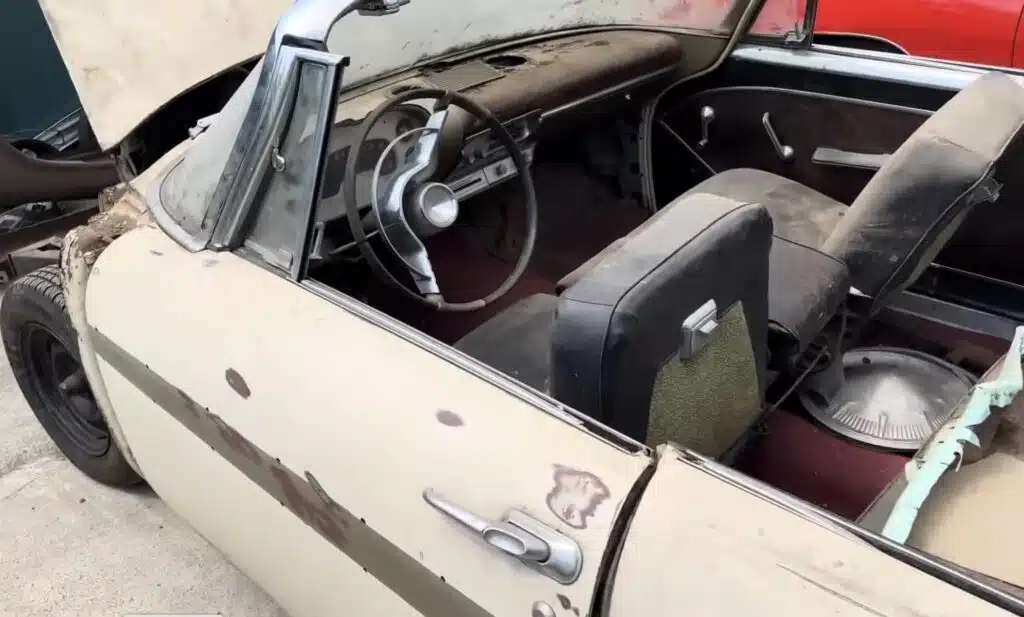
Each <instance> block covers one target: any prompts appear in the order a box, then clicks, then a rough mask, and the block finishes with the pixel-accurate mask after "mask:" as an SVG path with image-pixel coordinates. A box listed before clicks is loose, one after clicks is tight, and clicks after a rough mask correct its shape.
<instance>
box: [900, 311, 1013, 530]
mask: <svg viewBox="0 0 1024 617" xmlns="http://www.w3.org/2000/svg"><path fill="white" fill-rule="evenodd" d="M1021 356H1024V326H1018V327H1017V330H1016V331H1015V332H1014V335H1013V342H1012V343H1010V349H1009V351H1008V352H1007V354H1006V360H1005V361H1004V362H1003V365H1002V366H1001V367H1000V368H999V371H998V372H997V373H996V374H995V375H993V376H992V377H990V378H989V379H988V380H986V381H983V382H981V383H978V384H976V385H975V386H974V388H973V389H972V390H971V393H970V395H969V398H968V400H967V404H966V405H964V406H962V407H961V408H960V409H959V410H958V412H957V413H955V414H954V415H953V417H951V418H950V419H949V420H947V421H946V423H945V424H943V425H942V427H940V428H939V430H937V431H936V432H935V435H933V436H932V438H931V439H930V440H929V441H928V443H927V444H926V445H925V447H923V448H921V450H919V451H918V453H917V454H916V455H915V456H914V458H913V459H911V460H910V461H909V462H908V463H907V466H906V467H905V468H904V473H905V474H906V476H907V486H906V488H905V489H903V492H902V493H901V494H900V496H899V497H898V498H897V500H896V505H895V507H893V510H892V512H891V513H890V514H889V518H888V519H887V520H886V522H885V526H884V527H883V528H882V535H883V536H885V537H886V538H889V539H890V540H893V541H895V542H899V543H901V544H902V543H904V542H906V541H907V538H908V537H910V531H911V529H913V526H914V521H915V520H916V519H917V513H918V511H919V510H920V509H921V506H922V505H924V502H925V500H926V499H927V498H928V494H929V493H930V492H931V490H932V488H934V487H935V485H936V484H937V483H938V481H939V478H941V477H942V474H944V473H945V472H946V470H947V469H949V468H950V467H951V466H952V465H954V463H955V464H956V465H957V466H958V467H959V462H960V460H961V458H962V456H963V452H964V444H965V443H970V444H974V445H975V446H980V443H979V441H978V435H977V434H976V433H975V432H974V429H975V427H977V426H978V425H980V424H981V423H982V422H984V421H985V420H987V419H988V417H989V416H990V415H991V414H992V407H1006V406H1008V405H1009V404H1010V403H1011V402H1013V399H1014V397H1016V396H1017V394H1018V393H1019V392H1020V391H1021V390H1022V389H1024V377H1022V375H1021V363H1020V360H1019V359H1020V358H1021ZM1015 358H1016V359H1017V361H1013V359H1015ZM954 471H956V470H955V469H954Z"/></svg>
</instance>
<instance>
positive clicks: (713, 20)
mask: <svg viewBox="0 0 1024 617" xmlns="http://www.w3.org/2000/svg"><path fill="white" fill-rule="evenodd" d="M295 1H296V0H147V1H146V2H142V3H139V2H137V1H136V0H88V1H83V0H39V3H40V6H41V7H42V9H43V13H44V15H45V16H46V19H47V21H48V23H49V25H50V29H51V31H52V32H53V36H54V39H55V40H56V43H57V47H58V48H59V49H60V52H61V55H62V56H63V58H64V63H65V64H66V65H67V67H68V70H69V72H70V74H71V79H72V81H73V82H74V84H75V87H76V88H77V90H78V94H79V98H80V99H81V101H82V106H83V107H84V109H85V113H86V115H87V116H88V118H89V121H90V123H91V125H92V128H93V130H94V132H95V134H96V137H97V139H98V141H99V143H100V146H101V147H103V149H105V150H106V149H109V148H111V147H113V146H115V145H117V144H118V143H119V142H120V141H122V140H123V139H124V138H125V137H126V136H127V135H129V134H130V133H131V132H132V131H133V130H134V129H135V127H136V126H138V125H139V123H141V122H142V121H143V120H145V119H146V118H147V117H149V116H150V115H151V114H152V113H153V112H155V111H157V110H158V109H160V107H162V106H163V105H164V104H166V103H167V102H168V101H170V100H171V99H173V98H174V97H176V96H178V95H179V94H181V93H182V92H184V91H186V90H188V89H190V88H192V87H194V86H195V85H197V84H199V83H201V82H203V81H205V80H207V79H210V78H211V77H214V76H216V75H217V74H219V73H221V72H222V71H224V70H226V69H229V68H231V67H233V66H236V65H237V64H239V63H241V62H244V61H245V60H248V59H250V58H252V57H254V56H257V55H259V54H261V53H263V52H264V51H265V50H266V48H267V44H268V43H269V41H270V38H271V35H272V33H273V31H274V27H275V26H276V24H277V22H278V20H279V19H280V17H281V15H282V14H283V13H284V12H285V11H286V10H287V9H288V8H289V7H291V6H293V4H294V2H295ZM297 1H300V2H312V1H314V0H297ZM752 1H753V0H618V1H616V2H608V1H607V0H572V1H566V0H517V2H516V3H514V4H515V6H514V7H513V6H512V5H510V4H509V3H508V0H476V1H474V2H469V3H467V2H465V1H464V0H421V1H418V2H415V3H412V4H410V5H408V6H406V7H404V8H403V9H402V10H401V11H400V12H399V13H398V14H396V15H393V16H389V17H388V18H386V19H381V20H379V21H377V19H378V18H362V17H355V16H353V17H354V18H348V19H344V20H342V21H340V22H338V23H337V24H335V26H334V27H333V28H332V30H331V33H330V38H329V40H328V41H327V48H328V50H330V51H332V52H335V53H349V54H352V55H353V56H354V58H353V62H352V63H351V65H349V67H348V68H347V69H346V70H345V81H346V84H349V85H351V84H355V83H359V82H361V81H363V80H366V79H372V78H374V77H375V76H377V75H380V74H383V73H387V72H389V71H393V70H399V69H402V68H404V67H408V66H410V65H413V64H415V63H417V62H422V61H424V60H425V59H429V58H436V57H439V56H441V55H444V54H446V53H449V52H451V51H452V50H459V49H467V48H472V47H475V46H478V45H481V44H485V43H487V42H488V41H498V40H509V39H513V38H517V37H521V36H529V35H531V34H537V33H541V32H551V31H563V30H570V29H574V28H580V27H594V26H599V27H607V26H614V27H620V26H626V27H636V26H640V27H656V28H659V29H660V28H671V29H676V28H680V29H685V30H687V31H689V32H707V33H709V34H712V33H713V34H714V35H715V36H719V37H721V36H723V35H728V34H731V33H732V32H733V31H734V30H735V28H737V27H738V26H739V22H740V20H739V16H740V14H741V13H743V10H745V9H746V8H747V7H748V6H749V5H750V3H751V2H752ZM782 1H783V2H784V3H786V4H787V5H788V4H793V5H794V6H796V5H799V6H802V5H803V3H804V2H806V0H782ZM365 19H373V20H374V22H373V23H370V22H368V21H365ZM401 41H404V42H403V43H402V44H398V42H401Z"/></svg>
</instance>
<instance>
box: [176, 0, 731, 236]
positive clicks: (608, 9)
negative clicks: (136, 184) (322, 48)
mask: <svg viewBox="0 0 1024 617" xmlns="http://www.w3.org/2000/svg"><path fill="white" fill-rule="evenodd" d="M738 2H739V0H617V1H610V0H519V1H518V2H515V3H509V2H507V1H506V0H490V1H486V0H478V1H477V2H465V1H464V0H413V1H412V2H411V3H410V4H408V5H405V6H403V7H402V9H401V11H399V12H398V13H396V14H394V15H388V16H386V17H367V16H362V15H355V14H353V15H350V16H348V17H346V18H344V19H342V20H341V21H339V22H338V23H337V24H335V26H334V28H333V29H332V30H331V33H330V36H329V39H328V50H329V51H331V52H333V53H337V54H341V55H347V56H350V57H351V59H352V61H351V64H350V65H349V67H348V68H347V69H346V70H345V74H344V82H345V83H344V86H343V87H349V86H352V85H354V84H358V83H359V82H363V81H367V80H369V79H372V78H373V77H376V76H378V75H381V74H383V73H388V72H391V71H395V70H399V69H403V68H405V67H408V66H410V65H413V64H416V63H418V62H421V61H423V60H425V59H429V58H433V57H437V56H440V55H442V54H445V53H448V52H451V51H453V50H460V49H466V48H471V47H473V46H477V45H482V44H486V43H488V42H491V41H500V40H507V39H515V38H519V37H523V36H529V35H530V34H537V33H542V32H550V31H556V30H563V29H569V28H576V27H583V26H597V25H628V26H658V27H662V28H664V27H672V28H685V29H687V30H695V31H703V32H710V33H716V34H729V33H730V32H731V31H732V29H733V27H734V22H735V21H736V20H738V18H739V10H740V9H742V8H744V7H745V6H746V1H745V0H744V2H743V3H742V4H741V5H737V3H738ZM403 41H404V43H403ZM261 67H262V61H261V62H260V64H259V65H257V66H256V68H255V69H253V71H252V72H251V73H250V75H249V77H248V78H247V79H246V80H245V82H244V83H243V84H242V86H241V87H239V89H238V91H237V92H236V93H235V95H234V96H232V97H231V100H230V101H229V102H228V103H227V105H226V106H225V107H224V109H223V110H222V111H221V113H220V114H218V115H217V116H216V117H215V118H214V119H213V121H212V125H211V127H210V128H209V129H208V130H207V131H206V132H205V133H203V134H202V135H200V137H199V138H198V139H197V140H196V143H195V144H194V145H193V146H192V148H191V149H190V151H189V153H188V154H187V155H186V158H185V160H184V161H183V162H182V163H181V164H179V165H178V166H177V167H175V169H174V170H172V172H171V173H170V175H169V176H168V177H167V179H166V181H165V182H164V183H163V186H162V187H161V190H160V196H161V201H162V202H163V206H164V208H165V209H166V210H167V211H168V213H169V214H170V215H171V216H172V217H173V218H174V219H175V220H177V221H178V223H179V224H180V225H181V226H182V227H183V228H184V229H185V230H186V231H188V232H189V233H191V234H193V235H195V234H198V233H199V231H200V228H201V226H202V221H203V219H204V217H205V216H206V208H207V205H208V204H209V202H210V198H211V196H212V195H213V192H214V190H215V188H216V187H217V183H218V181H219V180H220V177H221V174H222V173H223V171H224V167H225V163H226V161H227V158H228V154H229V153H230V152H231V149H232V147H233V146H234V142H235V137H236V134H237V132H238V130H239V127H241V125H242V120H243V118H244V117H245V114H246V111H247V110H248V107H249V102H250V101H251V99H252V96H253V92H254V91H255V88H256V82H257V80H258V77H259V73H260V69H261Z"/></svg>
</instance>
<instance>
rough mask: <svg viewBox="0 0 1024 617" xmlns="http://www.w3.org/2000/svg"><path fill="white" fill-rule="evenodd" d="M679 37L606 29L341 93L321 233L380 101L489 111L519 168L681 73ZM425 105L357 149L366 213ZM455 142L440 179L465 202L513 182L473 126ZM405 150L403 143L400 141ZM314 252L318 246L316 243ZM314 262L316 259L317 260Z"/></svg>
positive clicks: (490, 139)
mask: <svg viewBox="0 0 1024 617" xmlns="http://www.w3.org/2000/svg"><path fill="white" fill-rule="evenodd" d="M683 60H684V58H683V51H682V43H681V42H680V39H679V38H677V37H675V36H672V35H669V34H665V33H661V32H650V31H643V30H613V31H600V32H592V33H587V34H580V35H574V36H568V37H562V38H557V39H547V40H542V41H538V42H533V43H528V44H520V45H518V46H512V47H508V48H505V49H502V50H501V51H500V52H498V53H492V54H489V55H472V54H471V53H467V54H466V56H465V57H461V58H454V59H452V60H448V61H446V62H443V63H436V64H433V65H427V66H425V67H421V68H419V69H416V70H415V71H410V72H408V73H406V74H402V75H397V76H394V77H393V78H391V79H390V80H388V81H387V82H377V83H375V84H372V85H367V86H364V87H363V88H360V89H356V90H354V91H350V92H347V93H345V94H343V95H342V98H341V100H340V101H339V105H338V108H337V114H336V124H335V126H334V128H333V130H332V131H331V135H330V137H329V139H328V146H327V164H326V167H325V170H324V178H323V185H322V189H321V201H320V205H319V207H318V208H317V222H318V226H319V228H320V233H319V234H318V235H319V237H320V238H323V236H324V233H323V231H324V227H325V226H329V225H331V224H332V223H334V222H337V221H338V220H340V219H343V218H344V217H345V205H344V201H343V199H342V191H341V187H342V185H343V183H344V182H346V181H352V179H348V178H345V177H344V174H345V168H346V163H347V162H348V157H349V156H352V152H351V150H352V147H353V142H354V140H355V139H356V138H357V137H358V133H359V132H360V128H361V122H362V121H363V119H365V118H366V117H367V116H368V115H369V114H370V113H371V112H372V110H373V109H375V108H376V107H378V106H379V105H380V104H381V103H383V102H384V101H385V100H387V99H388V98H389V97H392V96H395V95H397V94H400V93H403V92H406V91H409V90H412V89H417V88H438V89H445V90H452V91H456V92H461V93H463V94H466V95H468V96H470V97H472V98H473V99H474V100H475V101H476V102H478V103H480V104H481V105H483V106H484V107H485V108H487V109H488V110H490V111H491V112H492V113H494V114H495V115H496V116H497V117H498V118H499V119H500V120H501V121H502V123H503V124H504V125H505V127H506V128H507V129H508V131H509V133H510V134H511V135H512V136H513V138H514V139H515V140H516V143H517V145H518V146H519V148H520V150H521V151H522V152H523V154H524V155H525V157H526V159H527V161H528V162H532V160H533V154H534V149H535V147H536V143H537V141H538V139H539V138H540V137H541V127H542V123H543V132H544V133H545V136H547V135H548V134H549V133H550V132H551V131H553V130H555V129H556V128H558V127H561V126H567V125H571V124H574V123H591V122H594V121H597V120H599V119H600V118H601V117H607V116H606V114H607V113H609V112H611V111H614V110H615V108H617V107H622V106H625V105H628V104H629V102H630V101H631V100H633V97H636V100H643V99H644V98H647V96H649V95H650V96H652V95H653V94H656V93H657V92H658V91H660V90H661V89H662V88H664V87H665V86H666V85H667V84H668V83H670V82H671V81H672V80H673V78H674V76H675V75H676V74H677V72H678V71H679V70H680V67H681V66H683ZM433 104H434V101H433V100H425V101H411V102H410V103H407V104H404V105H401V106H399V107H396V108H395V109H393V110H391V111H390V112H388V113H387V114H385V115H384V116H383V117H381V118H380V119H379V120H378V122H377V123H376V125H375V126H374V127H373V128H372V129H371V130H370V134H369V136H368V138H367V140H366V142H365V143H364V144H363V146H362V147H361V148H360V151H359V152H358V154H357V155H356V156H358V161H357V168H356V169H357V177H356V178H355V179H354V182H355V183H356V196H357V199H358V201H359V202H360V204H361V205H360V207H361V208H369V205H370V182H371V177H372V175H373V169H374V167H375V166H376V164H377V161H378V160H379V158H380V156H381V155H382V154H383V153H384V151H385V149H386V148H387V146H388V144H390V143H391V142H392V141H393V140H394V139H396V138H397V137H399V136H401V135H403V134H405V133H406V132H408V131H410V130H412V129H415V128H419V127H423V126H425V124H426V122H427V120H428V118H429V115H430V111H429V109H430V106H432V105H433ZM473 130H476V132H475V133H471V134H470V136H469V137H468V138H467V139H465V140H464V142H463V149H462V156H461V160H460V161H459V162H458V163H457V164H456V166H455V168H454V170H453V171H452V172H451V174H450V175H449V176H448V178H446V179H445V182H446V183H447V184H448V185H449V186H450V187H452V189H453V190H455V193H456V196H457V197H458V198H459V199H466V198H468V197H471V196H473V195H476V194H479V193H481V192H483V191H486V190H488V189H489V188H491V187H493V186H495V185H497V184H500V183H503V182H505V181H507V180H510V179H512V178H514V177H515V176H516V175H517V170H516V167H515V165H514V164H513V163H512V159H511V157H510V156H509V155H508V153H507V152H506V151H505V149H504V147H503V146H502V145H501V144H500V143H499V142H498V140H497V137H496V136H495V135H492V134H491V132H490V131H489V130H481V127H480V126H476V127H475V129H474V128H473V127H471V128H470V131H473ZM410 145H411V143H410ZM406 151H407V148H403V147H402V145H401V144H398V145H397V146H396V147H395V148H392V150H391V152H389V153H388V156H387V160H385V161H383V163H382V169H381V171H382V178H383V179H384V180H386V176H387V175H388V174H391V173H394V172H395V170H396V169H398V167H399V159H398V157H402V156H405V155H406ZM317 244H319V242H318V243H317ZM321 256H323V253H321Z"/></svg>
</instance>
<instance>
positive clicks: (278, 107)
mask: <svg viewBox="0 0 1024 617" xmlns="http://www.w3.org/2000/svg"><path fill="white" fill-rule="evenodd" d="M308 65H316V66H319V67H323V69H324V70H325V71H326V76H325V78H324V79H323V83H322V84H321V88H320V92H319V102H318V106H317V108H316V115H317V119H316V126H315V129H314V132H313V137H312V139H313V141H314V143H313V145H312V147H313V148H314V149H315V151H316V170H315V172H314V174H313V177H312V181H311V182H310V184H309V186H308V187H307V188H306V189H305V191H306V195H304V196H303V198H302V201H301V207H302V210H301V211H300V212H299V213H298V216H299V217H300V218H302V219H303V220H304V224H302V225H301V227H302V229H301V232H300V233H299V234H298V237H296V238H295V244H294V246H293V247H291V252H292V259H291V261H290V263H288V264H287V265H285V264H282V263H281V261H280V260H277V259H274V258H273V255H272V254H271V253H273V250H272V249H270V248H269V247H266V246H262V244H263V243H261V242H260V241H259V240H254V239H253V237H252V236H253V232H254V230H255V228H256V223H257V221H258V220H259V217H260V216H261V215H262V214H263V213H264V212H266V210H265V209H264V206H265V201H264V199H265V198H266V195H265V194H264V189H265V188H266V185H267V183H268V182H269V181H270V180H271V176H272V174H275V173H278V172H277V171H275V170H274V169H273V166H272V158H273V155H274V153H275V151H276V150H277V148H278V146H279V145H280V144H281V143H282V141H283V140H284V139H285V138H286V136H287V134H288V131H289V129H290V128H291V126H292V124H291V123H292V120H293V118H292V113H293V112H294V109H295V103H296V95H297V93H298V88H299V79H300V76H301V74H302V71H303V69H304V67H306V66H308ZM344 66H345V58H344V57H343V56H339V55H337V54H332V53H329V52H325V51H319V50H315V49H308V48H303V47H294V46H289V45H284V46H281V47H280V48H279V49H278V53H277V57H276V58H275V64H274V66H273V67H272V69H271V70H272V73H273V75H272V76H271V78H270V79H271V83H272V84H273V86H272V87H274V88H277V89H278V92H277V93H272V94H271V95H270V96H269V97H268V98H269V100H270V101H272V104H273V105H274V107H275V108H274V109H271V110H268V111H269V115H270V117H271V119H272V120H271V123H272V124H271V126H270V127H269V131H268V132H267V138H266V139H265V140H264V141H263V142H262V143H261V144H259V151H258V152H256V153H254V156H253V158H252V159H250V160H252V161H253V165H252V168H253V171H252V173H250V174H249V178H247V179H246V180H245V184H244V186H241V187H240V188H241V190H240V191H238V193H236V194H238V195H241V199H239V200H236V201H235V203H230V204H226V205H225V207H224V208H222V209H221V212H220V217H219V218H220V219H221V220H224V219H225V218H228V219H231V218H237V219H239V220H240V225H239V228H240V229H241V233H240V234H238V238H237V241H235V242H231V243H229V244H227V245H224V246H216V245H215V244H214V243H213V242H210V244H209V245H207V248H209V249H211V250H215V251H216V250H227V251H233V252H235V253H237V254H239V255H240V256H241V257H243V258H244V259H246V260H247V261H250V262H252V263H254V264H256V265H258V266H261V267H264V268H266V269H269V270H271V271H273V272H276V273H278V274H280V275H282V276H284V277H286V278H289V279H292V280H294V281H298V280H300V279H301V278H302V276H303V275H304V269H305V262H306V259H305V254H306V252H307V249H308V245H309V241H310V235H311V233H312V227H313V226H312V218H313V214H314V212H315V202H316V200H317V197H318V194H319V187H320V184H321V183H322V181H323V167H324V155H325V152H326V148H327V137H328V135H329V133H330V124H331V122H332V120H333V117H334V107H335V101H336V100H337V96H338V91H339V88H340V85H341V78H342V74H343V71H344ZM218 224H219V221H218ZM204 244H205V243H204ZM254 245H255V246H254Z"/></svg>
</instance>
